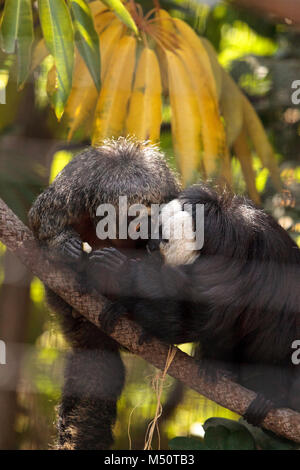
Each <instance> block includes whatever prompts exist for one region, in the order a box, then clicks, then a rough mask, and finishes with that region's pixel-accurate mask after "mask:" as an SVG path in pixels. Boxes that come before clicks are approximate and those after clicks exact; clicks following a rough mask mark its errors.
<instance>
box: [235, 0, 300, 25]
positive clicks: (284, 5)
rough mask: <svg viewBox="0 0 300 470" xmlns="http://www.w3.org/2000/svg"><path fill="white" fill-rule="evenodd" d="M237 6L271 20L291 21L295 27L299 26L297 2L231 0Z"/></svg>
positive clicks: (281, 0) (294, 0)
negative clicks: (268, 16) (266, 16)
mask: <svg viewBox="0 0 300 470" xmlns="http://www.w3.org/2000/svg"><path fill="white" fill-rule="evenodd" d="M233 3H235V4H236V5H238V6H241V7H243V8H248V9H252V10H257V11H258V12H261V13H263V14H267V15H272V16H273V18H274V17H275V18H279V19H281V20H283V21H284V20H286V19H288V20H291V21H292V23H294V24H295V25H299V24H300V8H299V1H298V0H233Z"/></svg>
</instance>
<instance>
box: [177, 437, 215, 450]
mask: <svg viewBox="0 0 300 470" xmlns="http://www.w3.org/2000/svg"><path fill="white" fill-rule="evenodd" d="M169 448H170V449H171V450H208V449H207V447H206V446H205V445H204V443H203V441H201V440H200V439H195V438H193V437H175V438H174V439H171V441H169Z"/></svg>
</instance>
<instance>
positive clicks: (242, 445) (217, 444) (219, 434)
mask: <svg viewBox="0 0 300 470" xmlns="http://www.w3.org/2000/svg"><path fill="white" fill-rule="evenodd" d="M203 428H204V429H205V437H204V442H205V444H206V445H207V446H208V447H210V448H213V449H223V450H254V449H256V445H255V441H254V439H253V436H252V434H251V433H250V432H249V430H248V429H247V428H246V427H245V426H244V425H243V424H242V423H240V422H239V421H234V420H232V419H227V418H209V419H207V420H206V421H205V423H204V425H203Z"/></svg>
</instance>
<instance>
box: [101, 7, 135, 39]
mask: <svg viewBox="0 0 300 470" xmlns="http://www.w3.org/2000/svg"><path fill="white" fill-rule="evenodd" d="M102 3H104V4H105V5H107V6H108V7H109V8H110V9H111V10H113V11H114V12H115V14H116V15H117V16H118V17H119V18H120V20H121V21H123V23H125V24H126V26H128V28H130V29H132V31H134V32H135V34H136V35H138V29H137V26H136V24H135V22H134V20H133V18H132V16H131V14H130V13H129V11H128V10H127V9H126V8H125V7H124V5H123V3H122V2H121V0H102Z"/></svg>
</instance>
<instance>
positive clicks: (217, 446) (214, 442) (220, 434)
mask: <svg viewBox="0 0 300 470" xmlns="http://www.w3.org/2000/svg"><path fill="white" fill-rule="evenodd" d="M229 435H230V431H228V429H226V428H225V427H224V426H214V427H209V428H208V429H207V431H206V433H205V436H204V443H205V445H206V446H207V447H208V448H209V449H211V450H226V449H227V439H228V437H229Z"/></svg>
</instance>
